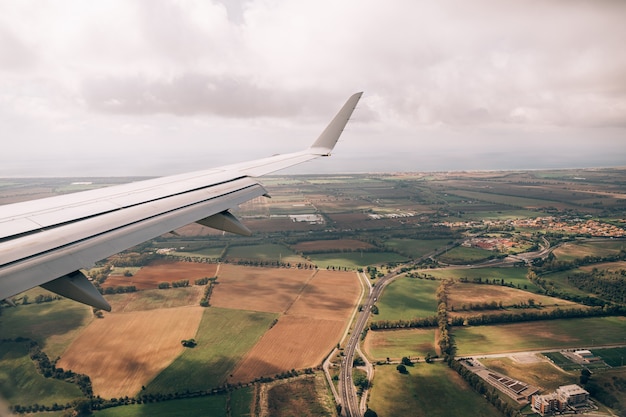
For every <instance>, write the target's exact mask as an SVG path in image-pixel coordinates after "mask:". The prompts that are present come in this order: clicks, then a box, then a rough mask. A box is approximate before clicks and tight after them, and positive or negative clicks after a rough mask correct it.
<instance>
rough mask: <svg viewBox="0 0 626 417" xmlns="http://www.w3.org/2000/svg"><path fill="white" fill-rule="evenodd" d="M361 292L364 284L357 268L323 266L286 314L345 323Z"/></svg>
mask: <svg viewBox="0 0 626 417" xmlns="http://www.w3.org/2000/svg"><path fill="white" fill-rule="evenodd" d="M360 292H361V286H360V285H359V283H358V278H357V276H356V274H355V273H354V272H335V271H327V270H325V269H322V270H319V271H318V273H317V274H315V276H314V277H313V279H311V281H309V283H308V284H307V286H306V287H305V288H304V290H303V291H302V293H301V294H300V296H299V297H298V298H297V299H296V300H295V302H294V303H293V305H292V306H291V307H290V308H289V310H287V313H286V314H287V315H290V316H298V315H300V316H305V317H314V318H316V319H328V320H340V321H341V322H342V323H346V322H347V318H348V317H349V316H350V313H351V312H352V310H353V308H354V306H355V303H356V299H357V297H358V296H359V294H360ZM335 343H337V341H335Z"/></svg>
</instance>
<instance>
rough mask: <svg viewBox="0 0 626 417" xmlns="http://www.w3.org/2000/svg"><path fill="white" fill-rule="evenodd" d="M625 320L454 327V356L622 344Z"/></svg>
mask: <svg viewBox="0 0 626 417" xmlns="http://www.w3.org/2000/svg"><path fill="white" fill-rule="evenodd" d="M624 334H626V317H594V318H584V319H563V320H550V321H535V322H527V323H513V324H502V325H498V326H476V327H455V328H454V329H453V332H452V335H453V337H454V341H455V343H456V346H457V354H458V355H461V356H463V355H469V354H479V353H481V354H482V353H496V352H517V351H524V350H541V349H548V348H566V347H581V346H594V345H606V344H617V343H623V342H624Z"/></svg>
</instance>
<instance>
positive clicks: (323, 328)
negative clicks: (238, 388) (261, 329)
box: [229, 315, 345, 382]
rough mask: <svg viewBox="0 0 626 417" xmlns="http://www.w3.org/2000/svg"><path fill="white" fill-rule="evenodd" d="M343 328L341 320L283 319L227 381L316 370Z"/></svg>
mask: <svg viewBox="0 0 626 417" xmlns="http://www.w3.org/2000/svg"><path fill="white" fill-rule="evenodd" d="M344 327H345V323H344V322H343V321H341V320H323V319H314V318H308V317H302V316H288V315H285V316H282V317H281V318H280V319H279V320H278V323H277V324H276V325H275V326H274V327H272V328H271V329H270V330H269V331H268V332H267V333H265V334H264V335H263V337H262V338H261V340H259V342H258V343H257V344H256V345H255V346H254V347H253V348H252V350H251V351H250V352H248V354H247V355H246V356H245V357H244V359H243V360H242V361H241V362H240V363H239V365H238V366H237V368H236V369H235V371H234V372H233V374H232V376H231V378H229V382H240V381H241V382H244V381H251V380H254V379H255V378H257V377H260V376H273V375H275V374H278V373H281V372H284V371H288V370H291V369H303V368H313V367H316V366H318V365H319V364H320V363H321V362H322V360H323V359H324V358H325V357H326V355H327V354H328V353H329V352H330V350H331V349H332V347H333V345H334V344H335V343H337V341H338V340H339V338H340V337H341V333H342V332H343V329H344Z"/></svg>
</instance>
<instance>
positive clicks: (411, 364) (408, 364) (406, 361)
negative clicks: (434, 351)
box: [401, 356, 413, 366]
mask: <svg viewBox="0 0 626 417" xmlns="http://www.w3.org/2000/svg"><path fill="white" fill-rule="evenodd" d="M401 362H402V364H403V365H406V366H413V362H411V359H409V358H407V357H406V356H403V357H402V361H401Z"/></svg>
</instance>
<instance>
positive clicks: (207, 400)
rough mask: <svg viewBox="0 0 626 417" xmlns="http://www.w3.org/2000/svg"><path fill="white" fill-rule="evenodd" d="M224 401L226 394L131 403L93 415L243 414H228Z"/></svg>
mask: <svg viewBox="0 0 626 417" xmlns="http://www.w3.org/2000/svg"><path fill="white" fill-rule="evenodd" d="M226 401H227V397H226V395H212V396H208V397H199V398H190V399H185V400H174V401H164V402H159V403H146V404H132V405H125V406H122V407H114V408H107V409H106V410H101V411H95V412H94V413H93V415H94V416H96V417H136V416H150V417H171V416H186V417H187V416H189V417H204V416H216V417H218V416H224V417H226V416H228V415H230V416H232V417H244V416H245V414H234V413H233V414H228V412H227V403H226Z"/></svg>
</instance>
